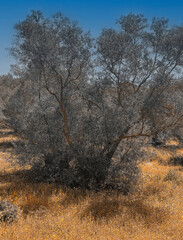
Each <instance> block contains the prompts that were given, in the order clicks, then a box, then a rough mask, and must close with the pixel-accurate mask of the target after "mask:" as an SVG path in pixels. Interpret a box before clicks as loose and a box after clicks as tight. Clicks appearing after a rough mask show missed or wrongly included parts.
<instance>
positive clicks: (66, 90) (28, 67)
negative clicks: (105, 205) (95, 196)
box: [4, 11, 183, 192]
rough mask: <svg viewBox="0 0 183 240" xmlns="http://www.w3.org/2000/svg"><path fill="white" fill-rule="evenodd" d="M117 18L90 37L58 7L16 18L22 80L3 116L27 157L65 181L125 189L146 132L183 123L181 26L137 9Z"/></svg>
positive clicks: (15, 50) (159, 132)
mask: <svg viewBox="0 0 183 240" xmlns="http://www.w3.org/2000/svg"><path fill="white" fill-rule="evenodd" d="M118 24H119V30H116V29H103V30H102V32H101V34H100V36H99V37H98V38H97V39H96V41H92V39H91V38H90V36H89V34H88V33H83V31H82V30H81V28H80V27H78V25H77V23H76V22H72V21H71V20H69V19H68V18H66V17H64V16H63V15H62V14H56V15H55V16H53V17H52V18H50V19H48V18H45V17H44V16H43V15H42V13H41V12H39V11H38V12H36V11H33V12H32V14H31V15H29V16H27V18H26V19H25V20H24V21H23V22H20V23H18V24H17V25H15V29H16V32H17V35H16V39H15V44H14V46H13V48H12V49H11V52H12V54H13V55H14V56H15V58H16V59H17V63H18V65H17V67H14V73H18V75H19V81H20V82H21V84H20V87H19V88H18V89H17V91H16V92H15V93H14V94H13V96H12V97H11V98H10V99H9V101H8V104H7V105H6V109H5V111H4V113H5V115H6V117H7V122H8V124H9V125H11V126H12V127H13V128H14V129H15V131H16V132H17V134H19V136H21V137H22V138H23V139H24V144H23V145H22V143H21V144H18V143H15V145H17V146H18V147H19V148H18V149H19V150H20V148H22V150H23V152H24V154H23V156H25V152H29V153H31V154H30V155H29V156H31V158H33V157H35V158H37V157H38V158H39V159H41V157H43V158H44V162H45V168H44V169H45V174H48V175H49V176H51V178H52V180H59V181H60V182H61V183H62V184H66V185H68V186H72V187H83V188H94V189H100V188H102V187H112V188H120V189H121V190H123V192H128V191H130V189H131V187H132V186H133V185H134V183H135V181H136V180H137V177H138V167H137V160H138V159H139V158H141V157H142V155H141V153H142V151H141V149H142V146H144V144H145V143H147V139H148V138H149V137H152V138H157V136H158V135H159V136H160V135H162V136H165V134H168V133H169V132H170V130H172V129H173V128H174V127H176V126H177V124H180V122H181V120H182V91H181V90H180V89H179V88H177V87H176V83H177V81H178V80H179V81H180V78H181V74H182V63H183V62H182V61H183V38H182V36H183V28H182V27H174V28H169V27H168V21H167V20H165V19H156V18H154V19H153V20H152V23H151V24H150V25H148V22H147V19H145V18H144V17H143V16H142V15H134V14H129V15H127V16H123V17H121V18H120V19H119V21H118ZM26 158H27V159H28V157H27V156H26ZM53 166H54V167H53ZM53 168H54V169H53ZM42 172H44V171H42ZM53 172H54V174H53Z"/></svg>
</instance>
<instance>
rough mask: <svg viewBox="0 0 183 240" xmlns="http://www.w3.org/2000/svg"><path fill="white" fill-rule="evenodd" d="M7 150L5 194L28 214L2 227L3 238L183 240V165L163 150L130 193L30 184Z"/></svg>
mask: <svg viewBox="0 0 183 240" xmlns="http://www.w3.org/2000/svg"><path fill="white" fill-rule="evenodd" d="M152 151H153V149H152ZM154 151H155V150H154ZM6 154H8V153H1V155H0V198H1V199H6V200H9V201H11V202H12V203H14V204H17V205H18V206H19V207H20V208H21V210H22V213H21V216H20V218H19V219H18V220H17V221H16V222H14V223H13V224H11V225H6V224H2V225H0V239H3V240H15V239H16V240H33V239H36V240H44V239H45V240H46V239H47V240H52V239H58V240H62V239H63V240H65V239H68V240H71V239H75V240H77V239H78V240H81V239H84V240H90V239H101V240H102V239H103V240H110V239H116V240H119V239H122V240H125V239H133V240H142V239H144V240H147V239H148V240H153V239H155V240H158V239H164V240H165V239H166V240H168V239H171V240H172V239H175V240H182V239H183V201H182V192H183V169H182V168H181V167H180V166H169V165H168V164H166V163H167V157H166V156H165V155H166V154H165V152H164V153H161V150H157V160H156V159H154V161H152V162H146V163H143V164H140V165H139V167H140V168H141V169H142V179H141V181H140V183H139V186H138V189H137V191H136V192H135V193H134V194H132V195H130V196H121V195H117V194H116V193H115V192H113V193H109V192H103V193H91V192H85V193H84V192H81V191H76V190H69V189H65V190H63V189H61V188H60V187H59V186H57V185H56V184H31V183H28V182H26V181H25V179H24V174H25V170H24V169H21V168H20V166H16V167H15V166H14V167H12V166H11V165H10V164H8V163H7V162H6V161H5V160H4V159H5V157H6V156H7V155H6ZM160 158H161V161H159V160H160ZM163 161H164V163H163Z"/></svg>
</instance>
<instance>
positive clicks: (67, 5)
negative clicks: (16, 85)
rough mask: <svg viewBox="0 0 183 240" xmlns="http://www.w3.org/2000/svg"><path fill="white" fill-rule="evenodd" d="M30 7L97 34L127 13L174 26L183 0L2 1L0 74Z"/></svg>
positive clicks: (5, 70) (180, 20) (9, 61)
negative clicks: (17, 24) (60, 16)
mask: <svg viewBox="0 0 183 240" xmlns="http://www.w3.org/2000/svg"><path fill="white" fill-rule="evenodd" d="M31 10H41V11H42V12H43V15H44V16H46V17H50V16H51V15H53V14H55V13H57V12H62V14H63V15H65V16H67V17H69V18H71V19H72V20H77V21H78V23H79V25H80V26H81V27H82V28H83V29H84V30H85V31H88V30H90V32H91V34H92V35H93V36H94V37H95V36H97V35H98V34H99V33H100V31H101V29H102V28H108V27H114V26H115V22H116V20H117V19H119V18H120V16H121V15H127V14H128V13H135V14H137V13H141V14H143V15H144V16H145V17H146V18H148V19H149V20H151V19H152V18H153V17H165V18H168V19H169V21H170V24H171V25H181V24H183V0H174V1H172V0H171V1H170V0H91V1H88V0H0V75H2V74H7V73H8V72H9V71H10V65H11V64H14V62H15V60H14V59H13V58H12V57H11V56H10V54H9V52H8V50H7V48H10V47H11V44H12V42H13V37H14V35H15V31H14V25H15V24H16V23H18V22H20V21H23V20H24V19H25V18H26V16H27V15H28V14H30V11H31Z"/></svg>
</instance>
